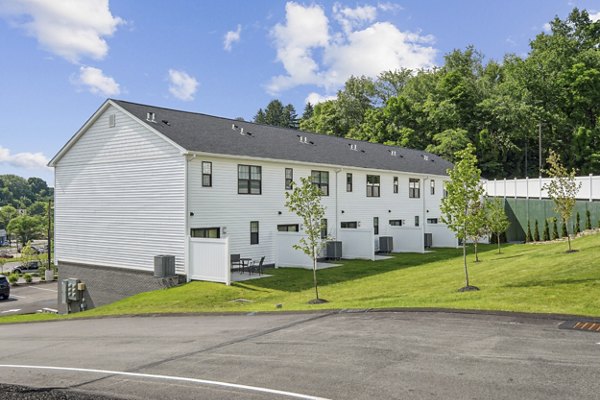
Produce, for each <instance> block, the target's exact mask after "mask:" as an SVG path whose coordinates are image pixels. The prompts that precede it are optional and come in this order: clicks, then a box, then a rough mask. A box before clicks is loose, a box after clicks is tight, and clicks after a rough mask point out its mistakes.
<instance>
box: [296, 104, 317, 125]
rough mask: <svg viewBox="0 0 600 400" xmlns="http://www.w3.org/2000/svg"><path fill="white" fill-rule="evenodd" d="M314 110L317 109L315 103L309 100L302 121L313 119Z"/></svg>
mask: <svg viewBox="0 0 600 400" xmlns="http://www.w3.org/2000/svg"><path fill="white" fill-rule="evenodd" d="M314 111H315V107H314V105H313V104H311V103H310V102H307V103H306V105H305V106H304V111H303V112H302V117H300V122H302V121H306V120H308V119H311V118H312V116H313V113H314Z"/></svg>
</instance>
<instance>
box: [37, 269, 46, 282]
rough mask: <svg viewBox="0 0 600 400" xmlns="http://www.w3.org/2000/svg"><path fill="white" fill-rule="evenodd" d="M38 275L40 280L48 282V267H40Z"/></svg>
mask: <svg viewBox="0 0 600 400" xmlns="http://www.w3.org/2000/svg"><path fill="white" fill-rule="evenodd" d="M38 274H39V276H40V280H41V281H45V280H46V267H40V269H39V270H38Z"/></svg>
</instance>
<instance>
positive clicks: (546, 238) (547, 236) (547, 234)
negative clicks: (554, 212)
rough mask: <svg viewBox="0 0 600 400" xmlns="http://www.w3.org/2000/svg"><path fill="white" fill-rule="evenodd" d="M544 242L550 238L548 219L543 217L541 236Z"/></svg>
mask: <svg viewBox="0 0 600 400" xmlns="http://www.w3.org/2000/svg"><path fill="white" fill-rule="evenodd" d="M543 240H544V242H547V241H549V240H550V225H548V220H547V219H545V220H544V237H543Z"/></svg>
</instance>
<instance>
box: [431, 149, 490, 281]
mask: <svg viewBox="0 0 600 400" xmlns="http://www.w3.org/2000/svg"><path fill="white" fill-rule="evenodd" d="M474 152H475V148H474V147H473V145H471V144H469V145H467V147H466V148H465V149H464V150H460V151H459V152H457V154H456V159H457V162H456V164H455V165H454V168H452V169H449V170H448V175H449V176H450V181H449V182H448V183H447V184H446V191H447V193H448V195H447V196H446V198H444V199H443V200H442V205H441V207H440V208H441V211H442V221H443V222H444V223H445V224H446V225H447V226H448V228H450V230H452V231H453V232H454V233H455V234H456V237H457V238H458V239H459V240H461V241H462V248H463V264H464V270H465V286H464V287H463V288H461V289H460V291H469V290H479V288H477V287H475V286H471V285H470V284H469V270H468V268H467V248H466V241H467V236H468V227H469V224H470V223H471V221H472V219H473V218H474V213H475V211H476V207H477V204H478V202H479V201H480V200H481V196H483V187H482V186H481V171H480V170H479V168H477V157H475V154H474Z"/></svg>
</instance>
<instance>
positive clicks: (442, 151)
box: [426, 129, 470, 162]
mask: <svg viewBox="0 0 600 400" xmlns="http://www.w3.org/2000/svg"><path fill="white" fill-rule="evenodd" d="M433 142H434V143H435V144H430V145H429V146H427V149H426V150H427V151H429V152H430V153H433V154H437V155H439V156H441V157H443V158H445V159H446V160H448V161H450V162H454V157H455V154H458V153H457V152H458V151H459V150H462V149H464V148H465V147H467V145H468V144H469V143H470V142H469V138H468V135H467V131H466V130H464V129H446V130H445V131H443V132H440V133H437V134H435V135H433Z"/></svg>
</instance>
